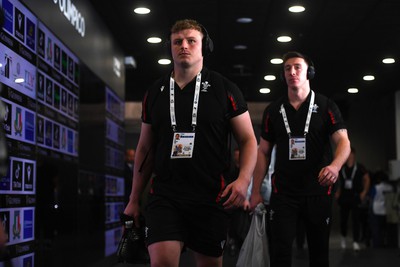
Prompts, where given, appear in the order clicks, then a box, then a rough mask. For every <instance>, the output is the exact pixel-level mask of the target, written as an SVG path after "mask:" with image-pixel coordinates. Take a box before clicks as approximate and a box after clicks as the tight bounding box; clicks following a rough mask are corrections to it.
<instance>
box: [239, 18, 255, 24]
mask: <svg viewBox="0 0 400 267" xmlns="http://www.w3.org/2000/svg"><path fill="white" fill-rule="evenodd" d="M236 21H237V22H239V23H250V22H252V21H253V19H252V18H245V17H243V18H238V19H237V20H236Z"/></svg>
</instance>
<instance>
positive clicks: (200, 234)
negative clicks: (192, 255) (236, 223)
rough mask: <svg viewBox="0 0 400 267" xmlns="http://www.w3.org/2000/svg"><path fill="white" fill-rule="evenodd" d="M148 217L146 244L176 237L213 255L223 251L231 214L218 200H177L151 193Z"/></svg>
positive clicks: (147, 210)
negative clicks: (212, 201)
mask: <svg viewBox="0 0 400 267" xmlns="http://www.w3.org/2000/svg"><path fill="white" fill-rule="evenodd" d="M145 218H146V230H147V232H146V244H147V245H150V244H152V243H156V242H160V241H166V240H177V241H182V242H183V243H184V245H185V247H188V248H190V249H191V250H193V251H195V252H198V253H201V254H204V255H207V256H211V257H219V256H221V255H222V253H223V251H224V247H225V243H226V239H227V231H228V220H229V215H228V213H227V212H226V211H225V210H224V209H223V208H222V207H221V206H220V205H218V204H216V203H197V202H191V203H189V202H182V201H179V202H178V201H176V200H172V199H169V198H165V197H162V196H154V195H151V194H150V195H149V197H148V203H147V207H146V210H145Z"/></svg>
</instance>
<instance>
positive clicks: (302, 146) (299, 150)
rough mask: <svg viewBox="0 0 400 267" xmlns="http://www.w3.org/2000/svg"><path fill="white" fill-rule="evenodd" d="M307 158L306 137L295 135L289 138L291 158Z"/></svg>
mask: <svg viewBox="0 0 400 267" xmlns="http://www.w3.org/2000/svg"><path fill="white" fill-rule="evenodd" d="M305 159H306V138H305V137H293V138H289V160H305Z"/></svg>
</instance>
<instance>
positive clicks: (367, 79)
mask: <svg viewBox="0 0 400 267" xmlns="http://www.w3.org/2000/svg"><path fill="white" fill-rule="evenodd" d="M363 80H364V81H373V80H375V76H374V75H365V76H364V77H363Z"/></svg>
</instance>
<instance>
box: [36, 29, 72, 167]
mask: <svg viewBox="0 0 400 267" xmlns="http://www.w3.org/2000/svg"><path fill="white" fill-rule="evenodd" d="M37 51H38V75H37V77H38V78H37V80H38V81H37V106H38V108H37V112H38V116H37V121H38V123H37V145H38V153H39V154H40V155H41V156H49V157H53V158H59V159H62V160H72V161H77V157H78V155H79V152H78V141H79V132H78V128H79V126H78V125H79V114H78V111H79V108H78V103H79V59H78V58H77V57H76V56H75V55H74V54H73V53H72V52H71V51H70V50H69V49H68V48H67V47H66V46H65V45H64V44H63V43H62V42H61V41H60V40H59V39H58V38H57V37H56V36H55V35H54V34H53V33H52V32H51V31H50V30H49V29H48V28H47V27H46V26H45V25H44V24H43V23H41V22H40V21H39V22H38V38H37Z"/></svg>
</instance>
